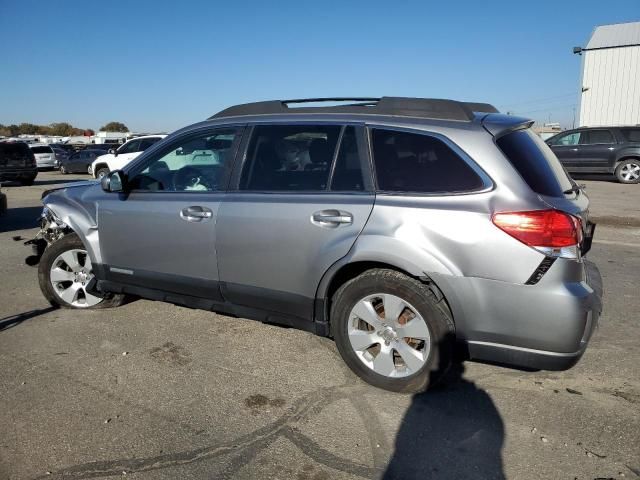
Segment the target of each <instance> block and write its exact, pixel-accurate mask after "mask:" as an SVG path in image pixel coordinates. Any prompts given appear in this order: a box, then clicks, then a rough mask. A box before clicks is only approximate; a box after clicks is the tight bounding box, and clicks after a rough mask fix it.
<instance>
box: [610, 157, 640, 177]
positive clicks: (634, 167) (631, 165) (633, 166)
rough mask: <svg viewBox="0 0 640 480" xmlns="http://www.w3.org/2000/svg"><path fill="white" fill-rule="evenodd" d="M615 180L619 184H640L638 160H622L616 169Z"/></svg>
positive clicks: (639, 163)
mask: <svg viewBox="0 0 640 480" xmlns="http://www.w3.org/2000/svg"><path fill="white" fill-rule="evenodd" d="M616 178H617V179H618V181H619V182H620V183H638V182H640V159H635V158H631V159H629V160H624V161H622V162H620V163H619V164H618V166H617V167H616Z"/></svg>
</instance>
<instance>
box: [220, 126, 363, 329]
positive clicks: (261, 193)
mask: <svg viewBox="0 0 640 480" xmlns="http://www.w3.org/2000/svg"><path fill="white" fill-rule="evenodd" d="M363 138H364V137H363V128H362V127H360V126H346V127H343V126H341V125H335V124H333V125H326V124H317V125H288V124H287V125H282V124H279V125H260V126H256V127H254V128H253V132H252V134H251V137H250V141H249V143H248V148H247V153H246V155H245V159H244V162H243V163H244V165H243V166H242V170H241V171H239V172H238V174H235V173H234V177H236V176H237V177H238V178H237V179H235V180H232V182H231V188H233V187H235V191H230V192H229V194H228V195H227V196H226V198H225V200H224V201H223V203H222V206H221V208H220V213H219V215H218V223H217V229H218V237H217V247H218V263H219V269H220V280H221V282H222V293H223V295H224V297H225V298H226V299H228V300H229V301H231V302H233V303H234V304H236V305H240V306H246V307H251V308H256V309H259V310H261V311H262V312H267V313H266V318H267V319H269V320H270V321H274V322H284V323H289V322H291V321H293V322H294V323H295V324H296V326H298V327H301V328H305V326H310V325H311V320H312V318H313V317H312V315H313V304H314V298H315V294H316V289H317V287H318V284H319V283H320V279H321V278H322V275H323V274H324V273H325V272H326V271H327V269H328V268H329V267H330V266H331V265H332V264H333V263H335V262H336V261H338V260H339V259H340V258H342V257H344V256H345V255H346V254H347V253H348V252H349V250H350V248H351V247H352V245H353V244H354V242H355V240H356V238H357V236H358V234H359V233H360V232H361V231H362V229H363V228H364V225H365V223H366V222H367V219H368V217H369V214H370V212H371V209H372V208H373V202H374V194H373V192H372V188H371V180H370V178H371V177H370V172H369V169H368V163H367V159H366V157H365V153H364V152H365V151H366V149H364V148H363V142H364V140H363ZM283 317H284V318H286V320H283Z"/></svg>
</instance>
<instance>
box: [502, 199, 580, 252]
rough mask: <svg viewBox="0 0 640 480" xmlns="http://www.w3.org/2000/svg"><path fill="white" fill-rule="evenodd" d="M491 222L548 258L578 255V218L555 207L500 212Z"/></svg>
mask: <svg viewBox="0 0 640 480" xmlns="http://www.w3.org/2000/svg"><path fill="white" fill-rule="evenodd" d="M493 223H494V225H495V226H496V227H498V228H499V229H501V230H502V231H504V232H506V233H508V234H509V235H511V236H512V237H513V238H515V239H516V240H519V241H521V242H522V243H524V244H525V245H528V246H530V247H532V248H534V249H536V250H538V251H539V252H540V253H543V254H545V255H548V256H550V257H561V258H572V259H577V258H578V257H579V251H580V249H579V245H580V243H581V242H582V225H581V222H580V219H579V218H577V217H574V216H573V215H569V214H567V213H564V212H559V211H557V210H534V211H531V212H502V213H496V214H494V215H493Z"/></svg>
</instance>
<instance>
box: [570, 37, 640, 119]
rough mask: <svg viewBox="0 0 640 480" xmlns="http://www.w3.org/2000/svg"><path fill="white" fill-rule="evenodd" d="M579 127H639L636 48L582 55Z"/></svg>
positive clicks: (639, 69) (639, 83)
mask: <svg viewBox="0 0 640 480" xmlns="http://www.w3.org/2000/svg"><path fill="white" fill-rule="evenodd" d="M583 55H584V58H583V64H582V65H583V67H582V68H583V70H582V87H583V88H588V90H587V91H585V92H583V93H582V99H581V101H580V119H579V124H580V126H601V125H639V124H640V46H634V47H619V48H607V49H603V50H591V51H585V52H584V53H583Z"/></svg>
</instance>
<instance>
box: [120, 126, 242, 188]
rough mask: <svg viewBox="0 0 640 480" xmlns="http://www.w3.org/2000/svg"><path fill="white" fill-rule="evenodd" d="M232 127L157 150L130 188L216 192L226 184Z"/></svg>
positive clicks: (232, 146) (233, 135)
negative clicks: (167, 148)
mask: <svg viewBox="0 0 640 480" xmlns="http://www.w3.org/2000/svg"><path fill="white" fill-rule="evenodd" d="M238 134H239V132H238V130H237V129H235V128H226V129H220V130H216V131H213V132H212V131H208V132H207V133H205V134H201V135H197V136H189V137H186V138H184V139H182V140H178V141H176V142H174V143H173V144H172V145H171V146H170V147H169V151H167V150H166V149H164V150H160V151H159V152H158V153H157V154H156V155H154V156H153V157H152V158H149V159H148V161H147V162H145V164H144V165H143V166H142V167H141V168H142V170H141V171H139V172H138V173H137V174H135V175H133V177H132V178H131V179H130V180H129V182H130V185H131V188H132V190H142V191H156V192H157V191H163V192H190V191H195V192H206V191H208V192H215V191H220V190H222V189H224V188H225V187H226V185H225V184H224V182H225V181H226V179H227V178H228V174H229V170H230V169H231V162H233V153H234V151H235V145H236V143H237V142H235V140H236V137H237V136H238Z"/></svg>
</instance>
